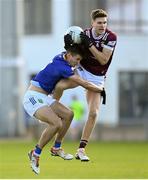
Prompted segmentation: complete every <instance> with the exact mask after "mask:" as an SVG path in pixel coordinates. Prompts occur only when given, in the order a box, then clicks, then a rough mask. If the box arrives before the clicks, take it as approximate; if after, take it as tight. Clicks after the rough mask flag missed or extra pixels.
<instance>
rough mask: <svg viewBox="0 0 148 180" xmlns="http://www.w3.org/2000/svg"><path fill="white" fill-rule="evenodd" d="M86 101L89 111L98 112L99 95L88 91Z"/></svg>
mask: <svg viewBox="0 0 148 180" xmlns="http://www.w3.org/2000/svg"><path fill="white" fill-rule="evenodd" d="M86 99H87V104H88V108H89V111H91V112H93V111H98V110H99V106H100V102H101V94H100V93H96V92H93V91H89V90H88V91H87V92H86Z"/></svg>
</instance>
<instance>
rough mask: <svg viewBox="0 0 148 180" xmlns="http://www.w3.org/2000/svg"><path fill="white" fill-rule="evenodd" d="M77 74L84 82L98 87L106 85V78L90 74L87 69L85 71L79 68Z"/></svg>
mask: <svg viewBox="0 0 148 180" xmlns="http://www.w3.org/2000/svg"><path fill="white" fill-rule="evenodd" d="M76 72H77V74H78V75H79V76H80V77H81V78H83V79H84V80H87V81H89V82H92V83H94V84H96V85H102V86H104V83H105V76H97V75H94V74H92V73H90V72H88V71H87V70H86V69H84V68H83V67H82V66H78V68H77V69H76Z"/></svg>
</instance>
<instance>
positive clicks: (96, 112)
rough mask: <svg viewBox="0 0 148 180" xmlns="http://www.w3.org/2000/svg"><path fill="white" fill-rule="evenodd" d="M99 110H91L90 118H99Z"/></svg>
mask: <svg viewBox="0 0 148 180" xmlns="http://www.w3.org/2000/svg"><path fill="white" fill-rule="evenodd" d="M97 115H98V111H90V112H89V118H91V119H93V120H95V119H96V118H97Z"/></svg>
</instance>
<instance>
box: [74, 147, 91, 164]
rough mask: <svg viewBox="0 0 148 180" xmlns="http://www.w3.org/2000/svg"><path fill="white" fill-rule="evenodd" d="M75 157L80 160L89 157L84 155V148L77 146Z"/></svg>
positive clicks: (86, 159)
mask: <svg viewBox="0 0 148 180" xmlns="http://www.w3.org/2000/svg"><path fill="white" fill-rule="evenodd" d="M75 158H76V159H80V160H81V161H89V157H88V156H86V153H85V149H84V148H79V149H78V150H77V153H76V155H75Z"/></svg>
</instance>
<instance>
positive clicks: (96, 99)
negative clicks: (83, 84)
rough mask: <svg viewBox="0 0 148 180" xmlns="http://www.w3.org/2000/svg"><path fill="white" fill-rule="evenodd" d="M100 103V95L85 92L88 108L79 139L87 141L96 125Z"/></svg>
mask: <svg viewBox="0 0 148 180" xmlns="http://www.w3.org/2000/svg"><path fill="white" fill-rule="evenodd" d="M100 101H101V95H100V93H95V92H92V91H88V92H87V103H88V108H89V114H88V120H87V122H86V124H85V126H84V128H83V133H82V137H81V139H83V140H86V141H88V140H89V138H90V135H91V133H92V131H93V128H94V126H95V123H96V119H97V115H98V111H99V106H100Z"/></svg>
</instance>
